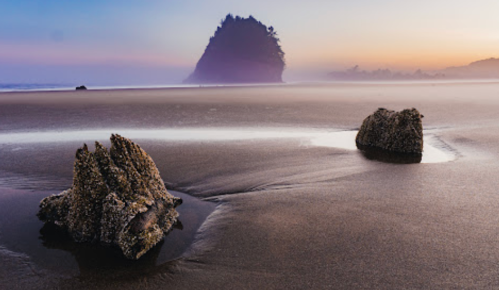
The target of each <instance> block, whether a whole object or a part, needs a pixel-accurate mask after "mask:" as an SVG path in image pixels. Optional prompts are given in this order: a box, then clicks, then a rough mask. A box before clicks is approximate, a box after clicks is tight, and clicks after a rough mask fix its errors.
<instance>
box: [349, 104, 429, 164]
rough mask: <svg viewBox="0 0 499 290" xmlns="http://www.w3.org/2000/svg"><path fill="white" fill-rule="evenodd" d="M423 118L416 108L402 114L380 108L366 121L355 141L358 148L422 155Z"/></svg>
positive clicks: (406, 110)
mask: <svg viewBox="0 0 499 290" xmlns="http://www.w3.org/2000/svg"><path fill="white" fill-rule="evenodd" d="M422 118H423V115H421V114H420V113H419V112H418V110H416V109H414V108H412V109H405V110H402V111H400V112H395V111H391V110H387V109H384V108H379V109H378V110H377V111H376V112H374V114H372V115H369V116H368V117H367V118H366V119H364V122H363V123H362V127H361V128H360V130H359V133H358V134H357V138H356V139H355V142H356V144H357V148H359V149H364V148H366V147H375V148H380V149H383V150H387V151H391V152H397V153H410V154H419V155H420V154H422V152H423V124H422V122H421V119H422Z"/></svg>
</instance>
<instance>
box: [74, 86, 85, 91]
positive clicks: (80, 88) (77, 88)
mask: <svg viewBox="0 0 499 290" xmlns="http://www.w3.org/2000/svg"><path fill="white" fill-rule="evenodd" d="M86 89H87V87H85V86H79V87H76V90H77V91H79V90H86Z"/></svg>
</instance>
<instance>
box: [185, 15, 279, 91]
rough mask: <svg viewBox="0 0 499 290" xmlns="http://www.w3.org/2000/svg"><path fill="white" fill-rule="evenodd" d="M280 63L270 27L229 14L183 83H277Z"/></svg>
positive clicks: (273, 32)
mask: <svg viewBox="0 0 499 290" xmlns="http://www.w3.org/2000/svg"><path fill="white" fill-rule="evenodd" d="M284 66H285V63H284V52H283V51H282V49H281V46H280V45H279V39H278V38H277V33H276V32H275V31H274V28H273V27H272V26H270V27H267V26H265V25H264V24H262V23H261V22H259V21H258V20H256V19H255V18H253V17H252V16H249V17H248V18H242V17H239V16H236V17H234V16H232V15H231V14H229V15H227V17H226V18H225V19H224V20H223V21H222V24H221V25H220V26H219V27H218V28H217V30H216V31H215V35H214V36H213V37H211V38H210V42H209V43H208V46H207V47H206V50H205V51H204V53H203V55H202V56H201V58H200V59H199V61H198V63H197V65H196V69H195V70H194V72H193V73H192V74H191V75H190V76H189V77H188V78H187V79H186V80H185V81H184V82H185V83H197V84H203V83H280V82H282V72H283V70H284Z"/></svg>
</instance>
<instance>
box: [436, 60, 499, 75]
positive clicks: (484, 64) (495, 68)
mask: <svg viewBox="0 0 499 290" xmlns="http://www.w3.org/2000/svg"><path fill="white" fill-rule="evenodd" d="M442 72H443V73H445V74H446V75H448V76H449V77H451V78H474V79H476V78H499V59H498V58H489V59H483V60H479V61H475V62H472V63H470V64H469V65H465V66H455V67H448V68H446V69H444V70H442Z"/></svg>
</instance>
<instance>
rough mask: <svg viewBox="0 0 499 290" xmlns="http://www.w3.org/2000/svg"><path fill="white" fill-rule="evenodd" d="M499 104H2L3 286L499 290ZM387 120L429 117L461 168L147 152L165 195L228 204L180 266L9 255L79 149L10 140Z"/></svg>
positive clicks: (351, 89) (349, 92) (211, 150)
mask: <svg viewBox="0 0 499 290" xmlns="http://www.w3.org/2000/svg"><path fill="white" fill-rule="evenodd" d="M498 95H499V84H496V83H489V84H473V83H467V84H459V83H458V84H405V85H360V84H356V85H348V84H343V85H342V84H337V85H287V86H286V85H284V86H275V87H274V86H273V87H247V88H234V87H231V88H194V89H192V88H191V89H170V90H122V91H119V90H117V91H87V92H40V93H6V94H0V160H1V161H0V187H2V188H4V189H0V198H1V202H0V207H1V208H0V211H1V212H2V215H1V223H0V224H1V228H0V257H1V260H2V263H1V265H0V288H2V289H3V288H11V289H15V288H16V287H17V288H18V289H53V288H56V287H59V288H61V289H87V288H99V289H136V288H141V289H235V288H242V289H262V288H263V289H324V288H330V289H404V288H405V289H407V288H409V289H467V288H472V289H491V288H497V287H499V275H498V274H499V210H498V208H499V195H498V193H497V188H498V185H499V179H498V178H497V177H496V175H497V172H498V171H499V159H498V157H499V146H498V145H497V144H499V133H498V132H499V130H498V129H499V128H498V127H499V114H497V112H498V111H499V110H498V109H499V98H497V96H498ZM378 107H386V108H389V109H395V110H399V109H403V108H406V107H416V108H418V109H419V110H420V111H421V112H422V114H424V115H425V118H424V119H423V125H424V127H425V129H427V130H430V132H431V134H432V135H433V137H434V138H436V139H438V141H439V142H440V143H438V144H439V145H438V146H439V147H440V149H442V150H447V151H448V152H452V154H454V156H455V158H454V159H453V160H452V161H450V162H439V163H426V164H391V163H384V162H380V161H376V160H370V159H368V158H366V157H365V155H363V154H362V153H361V152H359V151H357V150H349V149H344V148H335V147H324V146H317V145H314V144H313V143H311V142H310V139H307V138H301V137H299V136H298V137H296V138H272V137H269V138H260V139H258V138H248V139H235V140H224V141H220V140H219V141H210V140H209V139H206V140H199V138H198V139H196V138H194V139H196V140H185V139H183V140H160V138H156V139H154V138H152V139H147V138H144V139H138V140H136V141H137V142H138V143H139V144H140V145H141V146H142V147H143V148H144V149H145V150H146V151H147V152H148V153H149V154H150V155H151V156H152V157H153V159H154V160H155V162H156V164H157V165H158V168H159V170H160V172H161V175H162V177H163V179H164V180H165V182H166V184H167V187H168V188H169V189H171V190H177V191H179V192H185V193H187V194H189V195H191V196H193V197H196V198H198V199H200V200H204V201H210V202H213V203H215V204H216V205H217V207H216V209H215V211H214V212H212V213H211V214H210V215H209V216H208V217H207V218H206V220H205V221H204V223H203V224H202V225H201V226H200V227H199V229H198V230H197V231H196V234H195V238H194V242H193V243H192V244H190V245H189V246H188V248H187V250H185V251H184V252H183V254H182V256H181V258H179V259H175V260H174V261H171V262H169V263H163V264H160V265H156V266H155V267H148V266H147V265H145V266H144V267H138V268H137V271H136V272H137V273H136V274H135V275H129V276H125V277H123V276H122V275H121V276H120V275H115V276H113V275H112V274H110V276H111V278H109V279H103V278H102V277H100V276H99V275H98V274H96V273H92V272H91V271H90V272H85V273H81V272H80V273H79V275H78V274H76V275H73V274H60V273H57V271H55V270H54V269H51V268H50V267H48V266H47V265H44V263H43V262H40V257H36V255H37V253H38V252H37V251H35V252H34V253H33V252H30V251H28V250H23V249H22V247H20V246H19V247H15V246H12V245H8V244H7V243H5V242H3V241H5V240H7V239H8V238H6V237H5V235H6V234H8V235H12V233H11V232H9V230H11V229H12V227H10V228H9V230H6V226H5V224H6V223H8V224H13V225H19V229H18V231H17V232H16V231H14V233H15V234H16V235H21V236H22V234H21V233H22V232H23V224H24V223H23V222H24V221H25V219H29V216H31V215H30V212H31V214H32V215H34V214H36V206H33V205H35V201H36V200H37V199H41V197H43V196H45V195H47V194H49V193H51V192H57V191H59V190H63V189H65V188H67V187H68V186H69V185H70V184H71V177H72V163H73V158H74V152H75V150H76V148H77V147H79V146H81V144H82V140H77V141H71V140H67V141H65V142H59V143H51V142H28V143H22V144H21V143H15V142H14V143H8V142H2V140H1V138H2V136H7V135H8V134H16V133H39V132H53V131H72V130H73V131H74V130H98V129H106V130H108V129H109V130H118V129H123V128H128V129H151V130H153V129H154V130H155V129H169V128H178V129H182V128H185V129H189V128H211V129H213V128H215V129H217V128H261V129H262V130H264V129H268V128H287V129H289V130H294V129H296V128H299V129H300V130H302V131H303V130H328V129H331V128H333V129H334V130H354V129H356V128H358V127H359V126H360V124H361V123H362V120H363V119H364V118H365V117H366V116H367V115H369V114H370V113H372V112H374V111H375V110H376V109H377V108H378ZM117 133H120V132H119V131H117ZM2 134H3V135H2ZM4 138H5V137H4ZM92 141H93V140H88V141H86V142H92ZM5 188H8V189H5ZM23 199H26V201H25V202H26V208H25V209H24V210H23V211H21V212H23V214H20V213H19V212H20V211H12V210H10V211H9V210H7V208H8V207H9V206H8V205H9V203H8V202H6V201H8V200H9V201H11V202H15V203H16V204H17V205H18V206H22V205H23V202H24V201H23ZM9 208H10V207H9ZM26 216H28V218H26ZM181 219H182V217H181ZM182 223H183V224H185V223H184V222H183V221H182ZM38 226H40V228H41V226H42V224H41V223H39V225H38ZM33 227H34V229H35V230H36V227H37V226H33ZM9 238H10V237H9ZM163 247H164V245H163ZM68 259H69V261H67V263H76V260H77V259H76V258H71V257H69V258H68ZM71 259H73V260H71ZM118 271H119V270H118V269H117V270H116V272H118ZM113 273H114V272H113ZM83 274H85V275H83Z"/></svg>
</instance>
